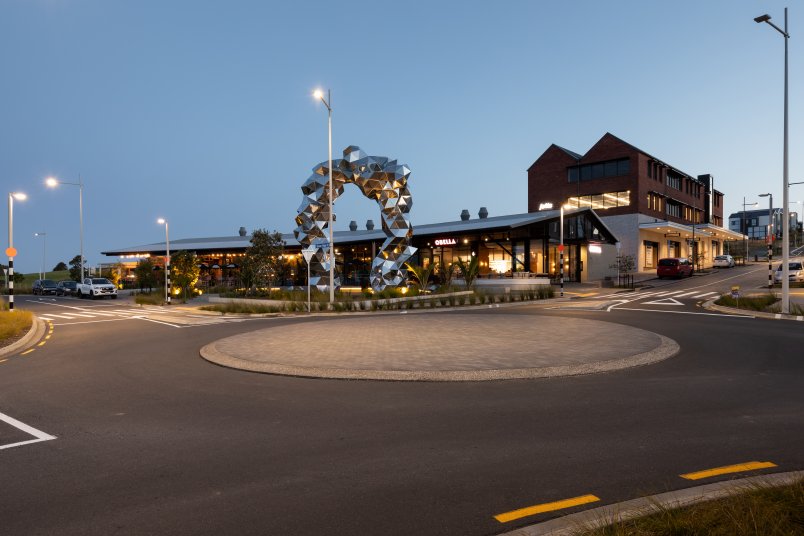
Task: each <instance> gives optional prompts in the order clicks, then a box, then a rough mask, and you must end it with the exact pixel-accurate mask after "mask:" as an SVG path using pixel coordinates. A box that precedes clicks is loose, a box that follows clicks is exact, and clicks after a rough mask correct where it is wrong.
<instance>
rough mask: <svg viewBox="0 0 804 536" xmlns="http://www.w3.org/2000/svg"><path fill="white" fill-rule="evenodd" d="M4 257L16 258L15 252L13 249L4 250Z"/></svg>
mask: <svg viewBox="0 0 804 536" xmlns="http://www.w3.org/2000/svg"><path fill="white" fill-rule="evenodd" d="M6 255H8V256H9V257H16V256H17V250H16V249H14V248H6Z"/></svg>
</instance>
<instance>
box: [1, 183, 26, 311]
mask: <svg viewBox="0 0 804 536" xmlns="http://www.w3.org/2000/svg"><path fill="white" fill-rule="evenodd" d="M27 198H28V196H27V195H25V194H24V193H22V192H9V193H8V249H6V255H8V310H9V311H13V310H14V257H16V256H17V250H16V249H14V200H15V199H16V200H18V201H25V200H26V199H27Z"/></svg>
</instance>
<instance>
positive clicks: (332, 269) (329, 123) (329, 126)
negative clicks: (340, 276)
mask: <svg viewBox="0 0 804 536" xmlns="http://www.w3.org/2000/svg"><path fill="white" fill-rule="evenodd" d="M313 96H314V97H315V98H316V99H318V100H320V101H321V102H323V103H324V106H326V107H327V131H328V134H329V303H330V304H333V303H335V238H334V235H333V233H332V198H333V192H332V92H331V91H330V90H327V98H326V99H325V98H324V92H323V91H322V90H320V89H316V90H315V91H314V92H313Z"/></svg>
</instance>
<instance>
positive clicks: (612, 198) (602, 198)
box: [566, 190, 631, 210]
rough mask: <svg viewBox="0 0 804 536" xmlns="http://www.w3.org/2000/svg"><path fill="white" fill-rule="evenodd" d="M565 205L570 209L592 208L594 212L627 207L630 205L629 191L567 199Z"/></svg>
mask: <svg viewBox="0 0 804 536" xmlns="http://www.w3.org/2000/svg"><path fill="white" fill-rule="evenodd" d="M566 204H567V205H569V206H571V207H578V208H584V207H592V208H593V209H595V210H600V209H606V208H615V207H627V206H629V205H630V204H631V191H630V190H624V191H621V192H606V193H602V194H593V195H581V196H578V197H569V198H567V203H566Z"/></svg>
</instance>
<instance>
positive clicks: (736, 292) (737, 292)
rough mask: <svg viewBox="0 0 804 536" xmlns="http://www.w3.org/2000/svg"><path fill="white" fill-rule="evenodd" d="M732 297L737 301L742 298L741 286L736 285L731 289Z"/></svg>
mask: <svg viewBox="0 0 804 536" xmlns="http://www.w3.org/2000/svg"><path fill="white" fill-rule="evenodd" d="M731 297H732V298H734V299H735V300H736V299H738V298H739V297H740V285H734V286H733V287H731Z"/></svg>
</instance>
